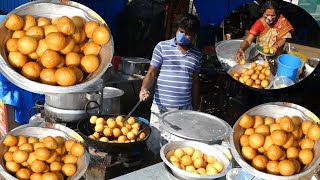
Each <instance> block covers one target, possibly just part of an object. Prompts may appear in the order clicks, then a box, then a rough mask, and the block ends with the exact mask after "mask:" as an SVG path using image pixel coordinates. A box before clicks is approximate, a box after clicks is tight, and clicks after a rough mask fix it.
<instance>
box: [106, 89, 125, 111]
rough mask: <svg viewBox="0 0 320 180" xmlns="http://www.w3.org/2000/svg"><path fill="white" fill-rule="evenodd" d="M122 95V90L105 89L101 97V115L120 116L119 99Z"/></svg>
mask: <svg viewBox="0 0 320 180" xmlns="http://www.w3.org/2000/svg"><path fill="white" fill-rule="evenodd" d="M123 94H124V92H123V90H121V89H117V88H113V87H105V88H103V95H102V97H103V98H102V105H101V113H102V114H120V110H121V109H120V98H121V96H122V95H123Z"/></svg>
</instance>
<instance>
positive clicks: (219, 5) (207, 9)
mask: <svg viewBox="0 0 320 180" xmlns="http://www.w3.org/2000/svg"><path fill="white" fill-rule="evenodd" d="M252 1H253V0H193V2H194V5H195V7H196V10H197V14H198V16H199V18H200V21H201V24H202V25H214V26H220V24H221V22H222V21H223V19H224V18H225V17H226V16H228V15H229V13H230V12H231V11H232V10H234V9H237V8H238V7H240V6H241V5H243V4H246V3H248V2H252Z"/></svg>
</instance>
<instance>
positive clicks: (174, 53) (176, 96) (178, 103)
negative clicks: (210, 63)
mask: <svg viewBox="0 0 320 180" xmlns="http://www.w3.org/2000/svg"><path fill="white" fill-rule="evenodd" d="M201 60H202V54H201V52H200V51H199V50H197V49H195V48H190V49H189V50H188V51H187V52H186V54H183V53H182V52H181V51H180V50H179V49H178V47H177V45H176V43H175V38H173V39H170V40H167V41H161V42H159V43H158V44H157V46H156V47H155V48H154V50H153V55H152V59H151V63H150V65H152V66H155V67H156V68H158V69H159V70H160V72H159V76H158V79H157V83H156V86H155V94H154V100H153V103H156V104H157V105H161V106H165V107H182V106H187V105H191V104H192V97H191V88H192V75H193V73H199V72H200V67H201Z"/></svg>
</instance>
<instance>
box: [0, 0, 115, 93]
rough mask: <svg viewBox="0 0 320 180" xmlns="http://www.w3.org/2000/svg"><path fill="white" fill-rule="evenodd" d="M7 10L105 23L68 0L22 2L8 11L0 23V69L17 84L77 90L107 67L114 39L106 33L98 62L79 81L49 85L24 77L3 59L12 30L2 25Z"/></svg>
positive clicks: (59, 90) (47, 89)
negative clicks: (106, 40)
mask: <svg viewBox="0 0 320 180" xmlns="http://www.w3.org/2000/svg"><path fill="white" fill-rule="evenodd" d="M10 14H18V15H21V16H25V15H33V16H35V17H39V16H41V17H47V18H50V19H52V18H55V17H61V16H69V17H71V16H81V17H82V18H83V19H85V20H86V21H89V20H94V21H97V22H99V23H100V24H101V25H104V26H106V27H107V28H108V26H107V24H106V22H105V21H104V20H103V19H102V18H101V17H100V16H99V15H98V14H97V13H95V12H94V11H93V10H91V9H89V8H88V7H86V6H83V5H81V4H79V3H76V2H72V1H70V2H68V5H62V4H60V1H59V0H38V1H32V2H29V3H26V4H24V5H22V6H19V7H18V8H16V9H14V10H13V11H11V12H10V13H9V14H8V16H7V17H6V18H5V19H4V20H3V21H2V22H1V23H0V34H1V36H0V43H1V47H0V54H1V57H0V71H1V73H2V74H3V75H4V76H5V77H6V78H7V79H8V80H9V81H11V82H12V83H13V84H15V85H17V86H19V87H20V88H22V89H25V90H28V91H31V92H34V93H40V94H46V93H72V92H78V91H81V90H83V89H85V88H86V87H88V86H89V85H91V84H92V83H94V82H96V81H97V80H99V78H100V77H101V76H102V75H103V74H104V72H105V71H106V70H107V69H108V68H109V67H110V66H109V65H110V62H111V59H112V56H113V52H114V42H113V37H112V36H111V37H110V40H109V42H108V43H107V44H105V45H103V46H102V47H101V50H100V53H99V59H100V65H99V67H98V69H97V70H96V71H95V72H93V73H91V74H89V75H88V77H87V78H86V79H84V80H83V81H82V82H81V83H80V84H76V85H73V86H68V87H62V86H52V85H46V84H43V83H40V82H35V81H31V80H29V79H27V78H25V77H24V76H22V75H21V74H20V73H18V72H17V71H16V70H15V69H14V68H13V67H12V66H11V65H10V64H9V63H8V59H7V51H6V48H5V47H6V46H5V43H6V41H7V40H8V39H9V38H10V37H11V35H12V33H13V32H12V31H10V30H8V29H7V28H6V27H5V26H4V25H5V21H6V19H7V18H8V17H9V15H10Z"/></svg>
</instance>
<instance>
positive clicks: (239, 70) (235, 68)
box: [228, 62, 273, 89]
mask: <svg viewBox="0 0 320 180" xmlns="http://www.w3.org/2000/svg"><path fill="white" fill-rule="evenodd" d="M257 64H261V63H260V62H257ZM250 67H251V64H250V63H246V64H243V65H241V64H238V65H235V66H233V67H232V68H231V69H230V70H229V71H228V74H229V75H230V76H231V77H232V76H233V74H235V73H239V74H240V73H242V70H243V69H245V68H247V69H249V68H250ZM268 80H269V86H268V87H266V88H264V89H270V88H271V87H272V85H273V75H272V73H271V74H270V76H269V77H268ZM243 85H245V84H243ZM245 86H247V85H245ZM248 87H250V86H248ZM251 88H253V87H251ZM254 89H257V88H254Z"/></svg>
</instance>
